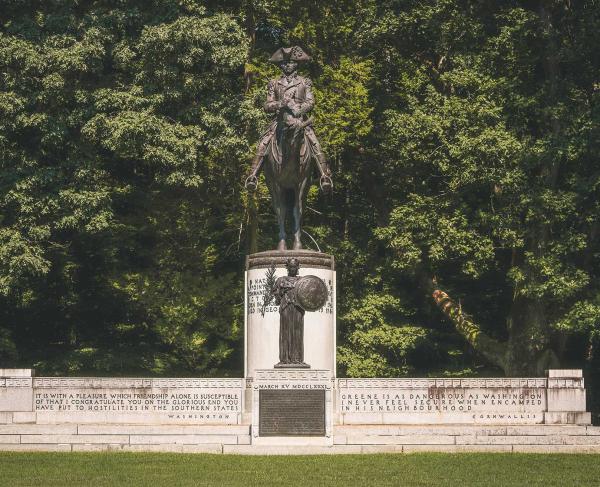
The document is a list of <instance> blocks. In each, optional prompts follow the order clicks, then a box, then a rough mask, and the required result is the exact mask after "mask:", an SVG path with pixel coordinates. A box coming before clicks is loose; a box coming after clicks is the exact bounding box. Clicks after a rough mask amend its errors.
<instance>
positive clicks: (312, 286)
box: [294, 276, 329, 311]
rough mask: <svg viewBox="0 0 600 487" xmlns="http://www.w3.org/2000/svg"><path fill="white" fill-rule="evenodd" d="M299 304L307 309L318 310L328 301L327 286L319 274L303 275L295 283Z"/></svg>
mask: <svg viewBox="0 0 600 487" xmlns="http://www.w3.org/2000/svg"><path fill="white" fill-rule="evenodd" d="M294 288H295V291H296V296H297V299H298V304H299V305H300V306H302V307H303V308H304V309H305V310H306V311H318V310H320V309H321V308H322V307H323V306H325V303H326V302H327V296H328V295H329V292H328V291H327V286H326V285H325V282H324V281H323V279H321V278H319V277H317V276H303V277H302V278H301V279H298V281H296V284H295V285H294Z"/></svg>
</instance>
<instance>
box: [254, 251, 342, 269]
mask: <svg viewBox="0 0 600 487" xmlns="http://www.w3.org/2000/svg"><path fill="white" fill-rule="evenodd" d="M292 257H294V258H296V259H298V261H299V262H300V267H312V268H321V269H331V270H335V260H334V258H333V256H332V255H329V254H325V253H323V252H315V251H313V250H282V251H279V250H268V251H266V252H257V253H255V254H250V255H248V256H247V257H246V270H250V269H264V268H269V267H271V266H272V265H275V267H285V263H286V261H287V259H290V258H292Z"/></svg>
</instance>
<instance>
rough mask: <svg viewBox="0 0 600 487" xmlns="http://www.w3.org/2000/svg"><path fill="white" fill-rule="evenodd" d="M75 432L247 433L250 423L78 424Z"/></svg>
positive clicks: (105, 433) (150, 433) (92, 433)
mask: <svg viewBox="0 0 600 487" xmlns="http://www.w3.org/2000/svg"><path fill="white" fill-rule="evenodd" d="M77 432H78V433H79V434H88V435H110V434H116V435H120V434H124V435H249V434H250V425H164V424H163V425H150V424H148V425H134V424H80V425H78V426H77Z"/></svg>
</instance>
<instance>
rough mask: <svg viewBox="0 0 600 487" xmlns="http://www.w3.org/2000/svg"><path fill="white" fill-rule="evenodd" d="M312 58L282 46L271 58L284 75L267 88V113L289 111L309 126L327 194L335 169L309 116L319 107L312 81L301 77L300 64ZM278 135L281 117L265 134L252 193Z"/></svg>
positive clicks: (253, 173) (250, 181) (249, 181)
mask: <svg viewBox="0 0 600 487" xmlns="http://www.w3.org/2000/svg"><path fill="white" fill-rule="evenodd" d="M309 60H310V57H309V56H308V55H307V54H306V53H305V52H304V51H303V50H302V49H301V48H300V47H298V46H294V47H288V48H285V47H282V48H280V49H278V50H277V51H276V52H275V53H274V54H273V55H272V56H271V59H269V61H270V62H272V63H275V64H278V65H279V67H280V68H281V71H282V72H283V75H282V76H281V78H279V79H274V80H271V81H269V85H268V88H267V101H266V103H265V111H266V112H267V113H274V114H275V115H277V114H278V113H279V112H280V111H281V110H284V109H289V110H290V111H291V112H292V114H293V115H294V116H295V117H298V118H299V120H302V121H303V122H304V124H306V128H305V129H304V133H305V135H306V139H307V140H308V142H309V143H310V144H311V146H312V153H313V155H314V157H315V159H316V163H317V168H318V170H319V173H320V175H321V178H320V186H321V189H322V190H323V191H325V192H327V191H330V190H331V188H332V186H333V184H332V181H331V170H330V169H329V165H328V164H327V162H326V161H325V156H324V155H323V151H322V150H321V144H319V141H318V140H317V136H316V135H315V132H314V130H313V128H312V126H311V123H312V119H308V117H307V114H308V113H309V112H310V111H311V110H312V109H313V107H314V105H315V101H314V97H313V94H312V89H311V88H312V82H311V81H310V80H309V79H308V78H304V77H302V76H299V75H298V72H297V70H298V63H300V62H304V61H309ZM276 132H277V117H276V118H275V120H273V122H271V125H269V128H268V129H267V130H266V131H265V133H264V135H263V136H262V138H261V140H260V142H259V143H258V150H257V151H256V156H255V157H254V160H253V161H252V168H251V170H250V174H249V175H248V177H247V178H246V182H245V186H246V188H247V189H248V190H250V191H254V190H255V189H256V187H257V185H258V175H259V173H260V169H261V166H262V162H263V157H264V155H265V153H266V151H267V148H268V147H269V143H270V142H271V139H272V138H273V137H274V136H275V134H276Z"/></svg>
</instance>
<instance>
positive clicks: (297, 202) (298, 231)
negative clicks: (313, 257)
mask: <svg viewBox="0 0 600 487" xmlns="http://www.w3.org/2000/svg"><path fill="white" fill-rule="evenodd" d="M307 186H308V177H304V178H303V180H302V181H300V184H299V185H298V189H297V191H296V194H295V195H294V210H293V215H294V250H300V249H301V248H302V240H301V237H302V214H303V213H304V200H305V197H306V189H307Z"/></svg>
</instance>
